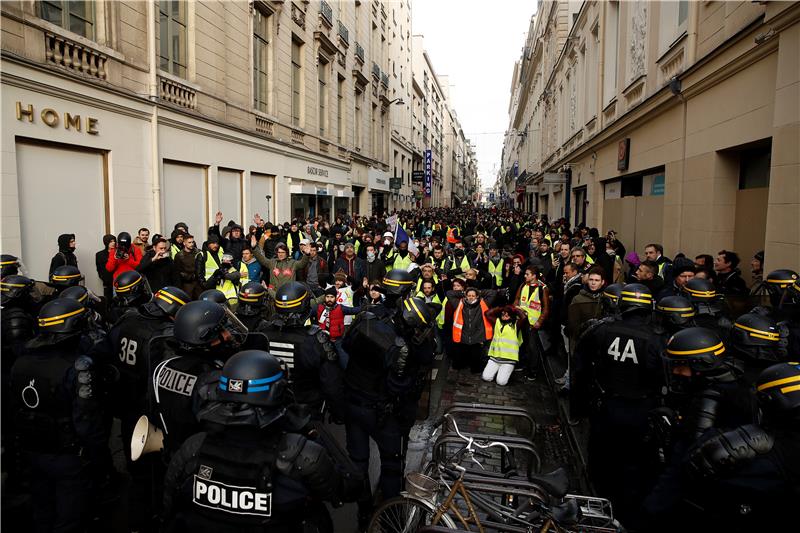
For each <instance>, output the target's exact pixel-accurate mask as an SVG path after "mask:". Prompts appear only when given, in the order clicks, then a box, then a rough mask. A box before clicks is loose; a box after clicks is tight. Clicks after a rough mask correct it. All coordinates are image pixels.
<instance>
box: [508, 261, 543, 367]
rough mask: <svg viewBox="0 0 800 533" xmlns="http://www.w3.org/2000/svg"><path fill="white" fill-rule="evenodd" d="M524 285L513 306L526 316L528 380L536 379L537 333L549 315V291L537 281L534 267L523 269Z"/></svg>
mask: <svg viewBox="0 0 800 533" xmlns="http://www.w3.org/2000/svg"><path fill="white" fill-rule="evenodd" d="M524 280H525V283H524V284H523V285H522V286H520V288H519V289H518V290H517V294H516V297H515V298H514V304H515V305H516V306H517V307H519V308H520V309H522V310H523V311H524V312H525V314H526V315H527V316H528V325H529V328H525V332H524V333H523V339H522V340H523V344H524V345H525V355H526V356H527V370H528V375H527V378H528V379H531V380H533V379H536V375H537V373H538V369H539V366H540V360H541V353H542V351H543V348H542V344H541V340H540V339H539V332H540V330H542V328H543V326H544V322H545V320H547V317H548V316H549V314H550V290H549V289H548V288H547V285H545V284H544V283H542V282H540V281H539V269H538V268H537V267H536V265H528V266H526V267H525V275H524Z"/></svg>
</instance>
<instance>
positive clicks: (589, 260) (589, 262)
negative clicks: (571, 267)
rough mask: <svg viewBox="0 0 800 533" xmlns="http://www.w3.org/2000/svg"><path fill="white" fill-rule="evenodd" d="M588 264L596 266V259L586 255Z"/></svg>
mask: <svg viewBox="0 0 800 533" xmlns="http://www.w3.org/2000/svg"><path fill="white" fill-rule="evenodd" d="M586 264H588V265H593V264H594V259H592V258H591V257H589V254H586Z"/></svg>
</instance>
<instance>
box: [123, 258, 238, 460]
mask: <svg viewBox="0 0 800 533" xmlns="http://www.w3.org/2000/svg"><path fill="white" fill-rule="evenodd" d="M120 275H121V274H120ZM246 340H247V328H245V327H244V325H243V324H242V323H241V322H239V320H238V319H236V317H235V316H234V315H233V314H232V313H231V312H230V311H229V310H228V309H227V308H225V307H223V306H221V305H219V304H215V303H213V302H204V301H197V302H188V303H187V304H186V305H183V306H181V308H180V309H179V310H178V312H177V313H176V315H175V325H174V329H173V337H172V338H170V337H167V338H166V341H165V346H163V347H162V346H158V344H159V341H161V339H154V341H153V343H154V345H153V346H151V351H152V350H162V349H163V350H164V351H165V353H164V355H163V360H162V361H161V362H160V363H158V365H156V366H155V369H154V370H153V376H152V383H151V387H152V392H151V394H152V395H153V399H154V408H155V410H156V414H157V418H156V420H155V421H154V422H155V423H156V425H158V426H159V427H160V428H161V430H162V431H163V432H164V449H165V450H166V451H167V453H168V454H171V453H173V452H174V451H175V450H177V449H178V448H179V447H180V445H181V444H182V443H183V441H185V440H186V439H187V438H188V437H189V436H190V435H191V434H192V433H194V432H196V431H197V429H198V428H197V419H196V414H197V412H198V410H199V409H200V407H202V405H203V403H204V402H205V401H206V400H207V399H208V393H209V384H210V383H212V382H213V381H214V379H215V375H214V371H215V370H219V369H220V368H222V364H223V363H224V361H225V360H227V359H228V358H229V357H230V356H231V355H232V354H234V353H236V351H238V349H239V348H240V347H241V346H242V345H243V344H244V343H245V341H246Z"/></svg>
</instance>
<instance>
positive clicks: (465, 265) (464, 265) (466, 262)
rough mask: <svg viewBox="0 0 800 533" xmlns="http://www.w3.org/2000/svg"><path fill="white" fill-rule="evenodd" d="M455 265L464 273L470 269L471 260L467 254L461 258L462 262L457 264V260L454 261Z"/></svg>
mask: <svg viewBox="0 0 800 533" xmlns="http://www.w3.org/2000/svg"><path fill="white" fill-rule="evenodd" d="M453 265H454V266H456V267H457V268H458V270H460V271H461V273H462V274H463V273H465V272H466V271H467V270H469V269H470V266H469V260H468V259H467V256H466V255H465V256H464V257H462V258H461V264H459V265H456V262H455V261H453Z"/></svg>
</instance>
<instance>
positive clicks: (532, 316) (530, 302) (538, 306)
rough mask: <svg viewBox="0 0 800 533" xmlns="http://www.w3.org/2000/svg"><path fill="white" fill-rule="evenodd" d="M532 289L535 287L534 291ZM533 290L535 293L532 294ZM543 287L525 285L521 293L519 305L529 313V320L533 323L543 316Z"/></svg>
mask: <svg viewBox="0 0 800 533" xmlns="http://www.w3.org/2000/svg"><path fill="white" fill-rule="evenodd" d="M532 289H535V290H533V291H532ZM531 292H533V294H532V295H531ZM541 297H542V287H541V286H539V285H537V286H535V287H531V286H530V285H525V286H524V287H522V291H521V292H520V295H519V306H520V308H521V309H522V310H523V311H525V313H527V315H528V322H529V323H530V324H531V325H533V324H535V323H536V321H537V320H539V317H540V316H542V301H541Z"/></svg>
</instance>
